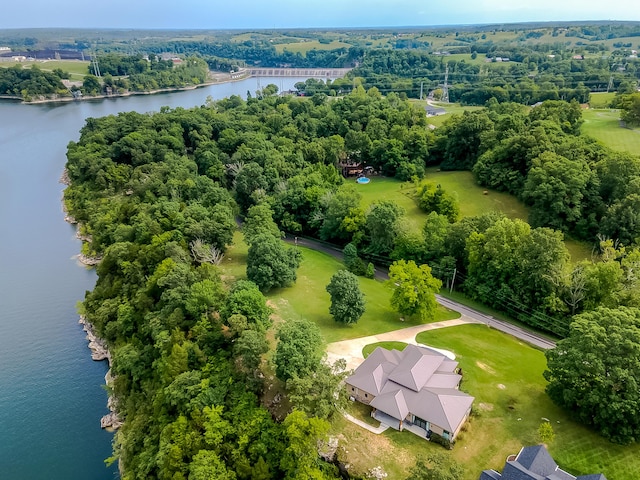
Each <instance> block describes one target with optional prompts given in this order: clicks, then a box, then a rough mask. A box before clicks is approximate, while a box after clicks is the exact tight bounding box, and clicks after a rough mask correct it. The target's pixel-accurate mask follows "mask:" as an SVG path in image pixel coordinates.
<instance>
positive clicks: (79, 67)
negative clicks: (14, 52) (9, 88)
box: [0, 60, 89, 80]
mask: <svg viewBox="0 0 640 480" xmlns="http://www.w3.org/2000/svg"><path fill="white" fill-rule="evenodd" d="M14 65H22V68H31V67H32V66H33V65H36V66H37V67H38V68H39V69H40V70H42V71H45V72H51V71H53V70H55V69H56V68H59V69H61V70H62V71H64V72H69V73H70V74H71V78H70V80H82V78H83V77H84V76H85V75H87V73H88V70H87V67H88V66H89V62H83V61H80V60H45V61H36V62H0V67H13V66H14Z"/></svg>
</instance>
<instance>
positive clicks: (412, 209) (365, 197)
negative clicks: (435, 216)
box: [356, 177, 427, 229]
mask: <svg viewBox="0 0 640 480" xmlns="http://www.w3.org/2000/svg"><path fill="white" fill-rule="evenodd" d="M356 188H357V189H358V192H359V193H360V194H361V195H362V206H363V207H364V208H365V210H366V208H367V207H368V206H369V205H371V204H372V203H374V202H379V201H380V200H391V201H394V202H395V203H397V204H398V205H399V206H401V207H402V208H404V211H405V214H406V216H407V219H408V220H409V222H410V223H411V224H412V225H413V226H414V227H415V228H416V229H420V228H422V224H423V223H424V220H425V219H426V218H427V215H426V214H425V213H424V211H422V210H421V209H420V207H418V204H417V203H416V201H415V200H414V199H413V196H412V195H413V192H414V191H415V186H414V184H413V183H411V182H400V181H399V180H396V179H395V178H387V177H371V182H369V183H367V184H364V185H363V184H359V183H356Z"/></svg>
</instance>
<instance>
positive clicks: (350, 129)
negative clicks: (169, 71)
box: [65, 86, 640, 479]
mask: <svg viewBox="0 0 640 480" xmlns="http://www.w3.org/2000/svg"><path fill="white" fill-rule="evenodd" d="M276 91H277V89H276V88H274V87H272V86H268V87H266V88H265V89H264V90H262V91H260V92H258V95H256V97H252V98H249V99H248V100H247V101H244V100H242V99H241V98H239V97H235V96H234V97H231V98H228V99H224V100H220V101H216V102H208V103H207V105H204V106H202V107H200V108H195V109H191V110H184V109H175V110H171V109H164V110H163V111H162V112H161V113H156V114H151V115H149V114H139V113H134V112H131V113H121V114H119V115H117V116H109V117H105V118H100V119H96V118H90V119H88V120H87V122H86V125H85V126H84V127H83V129H82V131H81V137H80V140H79V141H78V142H71V143H70V144H69V147H68V163H67V169H68V173H69V178H70V180H71V185H70V186H69V188H68V189H67V190H66V191H65V204H66V206H67V208H68V210H69V213H70V214H71V215H73V216H74V217H75V218H76V219H77V220H78V221H79V222H80V223H81V225H82V227H81V232H82V234H83V235H86V236H87V237H88V239H89V241H88V242H87V243H85V245H84V246H83V251H84V253H85V254H87V255H91V256H97V257H101V258H102V261H101V262H100V264H99V265H98V267H97V273H98V277H99V279H98V282H97V285H96V287H95V289H94V290H93V291H92V292H89V293H88V294H87V296H86V299H85V301H84V302H83V305H82V312H83V314H84V315H85V316H86V318H87V320H88V321H89V322H91V323H92V324H93V325H94V326H95V328H96V329H97V331H98V332H99V334H100V335H101V336H102V337H103V338H104V339H105V340H106V341H107V343H108V345H109V347H110V349H111V352H112V355H113V365H112V373H113V375H114V380H113V383H112V385H111V387H110V388H111V389H112V393H113V395H114V396H115V398H116V399H117V405H116V408H117V411H118V413H119V414H120V416H121V417H122V418H123V419H124V421H125V423H124V426H123V427H122V429H121V430H120V431H119V432H118V434H117V436H116V442H115V445H114V459H118V460H119V461H120V462H121V465H122V467H123V468H124V471H125V473H124V476H123V478H125V479H128V478H131V479H132V478H172V479H179V478H189V479H201V478H227V479H234V478H239V479H244V478H264V479H267V478H290V479H293V478H334V477H335V476H337V475H338V472H337V467H336V466H334V465H332V464H330V463H327V462H324V461H321V460H320V459H319V457H318V455H317V440H318V439H319V438H322V437H323V436H324V433H325V432H326V431H327V424H326V423H325V422H326V420H325V419H326V418H327V417H329V416H330V415H331V414H332V413H333V412H335V408H336V403H338V404H339V400H338V401H336V399H335V398H334V392H335V391H336V387H337V385H338V383H339V381H340V376H339V375H338V376H336V375H335V373H336V370H335V369H332V368H331V367H329V366H324V364H323V363H321V361H320V360H321V358H322V345H321V338H320V335H319V332H318V331H317V328H314V325H313V324H311V323H309V322H304V321H300V322H293V323H292V324H285V326H284V327H281V328H280V329H279V330H278V331H277V334H276V339H277V346H276V348H275V354H274V355H273V360H271V361H270V362H265V360H264V357H263V355H264V353H265V352H266V351H267V350H269V349H270V348H271V349H273V347H272V346H271V347H270V344H269V341H268V340H267V338H268V337H267V332H268V331H272V325H271V321H270V319H269V315H270V308H269V307H268V305H267V304H266V301H265V298H264V296H263V294H262V293H261V292H265V291H268V290H269V289H271V288H280V287H285V288H286V286H287V285H290V284H291V283H293V282H295V280H296V274H295V271H296V268H297V265H298V262H299V259H298V258H297V255H296V253H295V252H294V251H292V250H290V249H287V248H286V247H284V246H283V244H282V242H280V240H279V237H280V231H281V230H284V231H288V232H292V233H294V234H299V235H308V236H312V237H317V238H320V239H322V240H324V241H327V242H331V243H334V244H336V245H340V246H343V247H344V248H345V254H346V253H347V252H348V253H349V255H348V258H349V259H350V261H349V265H348V266H349V267H350V269H352V270H354V272H355V273H358V274H364V273H366V270H367V269H366V267H364V265H365V263H366V262H363V261H362V260H361V258H365V259H368V260H373V261H377V262H389V261H390V260H401V259H405V260H415V261H416V263H418V264H424V263H428V264H429V265H431V266H432V268H433V272H434V274H435V275H436V276H438V277H440V278H441V279H442V280H443V281H448V280H450V278H451V275H452V272H453V270H454V269H456V270H457V272H458V273H457V275H458V277H457V278H458V280H460V281H461V283H460V285H461V288H463V289H464V290H465V291H467V292H468V294H469V295H471V296H472V297H474V298H477V299H479V300H481V301H483V302H485V303H487V304H490V305H492V306H495V307H496V308H499V309H503V310H505V311H507V312H509V313H511V314H512V315H514V316H515V317H517V318H519V319H520V320H522V321H524V322H526V323H529V324H531V325H533V326H535V327H537V328H540V329H544V330H547V331H550V332H553V333H555V334H556V335H558V336H561V337H564V336H567V335H569V328H570V324H571V321H572V319H573V316H574V315H578V317H576V318H586V317H585V316H588V315H592V316H593V315H594V312H598V311H600V310H598V309H602V308H608V309H620V308H629V309H631V310H633V307H639V306H640V283H639V282H640V281H639V280H638V278H637V276H636V274H635V272H636V271H637V267H638V262H640V250H638V248H637V245H636V243H635V242H636V241H637V240H636V239H637V238H638V237H639V236H640V232H639V229H640V222H639V221H638V219H637V216H638V212H639V211H640V209H639V208H637V206H636V205H635V203H634V202H636V203H637V198H640V197H639V195H640V192H636V190H635V189H637V187H638V185H640V183H639V180H640V160H639V159H638V158H637V157H632V156H629V155H624V154H620V153H614V152H611V151H609V150H607V149H606V148H604V147H602V146H601V145H599V144H597V143H595V142H593V141H591V140H590V139H589V138H586V137H584V136H582V135H580V133H579V126H580V123H581V112H580V108H579V106H578V104H577V103H576V102H572V103H567V102H560V101H547V102H545V103H543V104H542V105H540V106H538V107H536V108H533V109H529V110H528V109H525V108H523V107H521V106H518V105H514V104H499V103H497V102H489V104H488V106H487V107H486V108H485V109H483V110H480V111H476V112H471V113H469V112H467V113H465V114H463V115H461V116H453V117H452V118H451V119H450V120H448V121H447V122H446V123H445V124H444V126H443V127H441V128H439V129H437V130H436V131H435V132H432V131H430V130H429V129H428V128H427V125H426V118H425V114H424V111H423V110H422V109H421V108H418V107H416V106H414V105H412V104H411V103H410V102H408V101H406V100H402V99H401V98H400V96H399V95H397V94H394V93H391V94H389V95H387V96H386V97H384V96H382V95H381V93H380V92H379V91H378V90H377V89H376V88H371V89H369V90H368V91H365V90H364V89H363V88H362V87H357V88H355V89H354V90H353V92H352V93H350V94H349V95H346V96H344V97H342V98H336V99H330V98H328V97H327V96H326V95H323V94H321V93H319V94H316V95H314V96H313V97H311V98H300V97H294V96H284V97H281V96H278V95H276ZM344 162H352V163H353V162H364V163H365V164H366V165H369V166H371V167H372V168H373V169H375V170H376V171H377V172H379V173H380V174H384V175H386V176H390V177H396V178H398V179H401V180H407V181H410V183H409V185H412V187H409V188H413V195H414V198H415V200H416V202H417V203H418V204H419V205H420V207H421V208H423V209H424V210H425V211H427V212H429V216H428V218H427V220H426V222H425V224H424V226H423V227H422V228H421V229H419V230H416V229H415V228H411V227H410V226H409V225H408V224H407V222H405V221H404V219H405V215H406V214H405V212H404V210H403V209H402V208H401V207H399V206H398V205H396V204H395V203H393V202H391V201H385V200H381V201H379V202H376V203H374V204H373V205H372V206H370V207H369V208H365V207H364V206H363V205H362V202H361V198H360V195H359V193H358V191H357V190H356V189H355V188H354V186H353V185H352V184H349V183H346V182H345V181H344V179H343V177H342V176H341V175H340V173H339V171H338V169H337V168H336V167H337V166H338V165H339V164H343V163H344ZM429 164H439V165H440V167H441V168H442V169H468V170H472V171H473V172H474V173H475V175H476V176H477V178H478V181H480V182H481V183H482V184H484V185H487V186H488V187H491V188H495V189H500V190H504V191H508V192H510V193H513V194H514V195H517V196H519V197H520V198H522V199H523V201H525V202H526V203H527V204H528V205H530V206H531V219H530V221H531V225H529V224H527V223H525V222H523V221H521V220H511V219H508V218H505V217H504V216H502V215H500V214H497V213H488V214H485V215H482V216H480V217H468V218H463V219H461V220H460V219H459V214H458V206H457V201H456V199H455V197H454V196H452V195H450V194H448V193H447V192H446V191H444V190H443V189H442V188H441V187H440V186H439V185H433V184H430V183H429V182H426V183H424V182H422V181H421V177H422V176H423V175H424V171H425V166H426V165H429ZM237 216H239V217H241V218H244V220H245V225H244V227H243V231H244V234H245V241H246V242H247V243H248V244H249V245H250V247H249V257H248V265H247V277H248V280H247V281H240V282H236V283H231V284H230V283H229V281H228V280H226V279H225V278H223V276H222V274H221V270H220V269H219V267H218V266H217V263H218V262H219V259H220V258H221V255H222V254H223V253H224V251H225V249H226V248H227V246H228V245H229V244H230V243H231V242H232V239H233V233H234V231H235V230H236V228H237V226H236V221H235V218H236V217H237ZM609 219H614V220H615V221H613V220H609ZM565 233H566V234H571V235H573V236H576V237H579V238H584V239H587V240H589V241H591V242H593V243H594V245H596V247H597V248H598V251H599V254H598V255H597V256H595V257H594V258H593V259H592V260H585V261H582V262H579V263H578V264H575V265H574V264H570V263H569V256H568V253H567V250H566V247H565V245H564V243H563V236H564V234H565ZM580 315H582V316H580ZM576 325H578V324H576ZM572 335H573V333H572ZM570 338H571V336H570ZM572 358H575V356H572ZM560 365H562V361H561V362H560ZM559 371H562V370H561V369H560V370H559ZM265 372H266V374H265ZM269 372H275V376H276V378H278V379H279V380H280V381H281V382H283V384H284V385H285V386H286V391H287V395H288V399H287V401H288V402H290V405H291V406H292V407H294V409H293V410H288V412H290V413H289V414H288V415H286V416H284V417H283V416H282V415H281V414H282V412H281V411H280V412H278V411H277V409H274V408H273V405H271V404H269V405H265V404H264V402H263V399H264V397H263V394H264V392H265V388H267V384H268V382H270V381H273V380H272V379H271V380H269V379H268V377H269V375H270V373H269ZM554 372H555V373H553V374H549V375H550V379H551V380H553V379H554V377H553V375H557V373H558V371H555V370H554ZM271 375H273V373H271ZM636 393H637V392H636ZM550 394H552V395H553V391H550ZM560 397H562V396H561V395H555V397H554V398H555V399H556V401H558V402H559V403H561V404H562V403H563V400H562V399H561V398H560ZM565 404H566V406H568V407H572V404H571V403H570V401H566V399H565ZM609 404H610V405H614V402H609ZM267 407H269V408H267ZM587 417H588V414H585V415H584V418H583V421H586V422H587V423H593V421H590V420H589V419H588V418H587ZM595 424H596V426H597V427H598V428H600V424H598V423H597V422H596V423H595ZM629 425H630V427H629V431H628V432H627V434H626V435H619V434H618V433H616V435H618V436H615V437H614V439H616V440H618V441H623V442H624V441H629V438H630V437H631V438H632V437H633V436H634V435H635V432H636V430H637V429H636V427H635V426H634V425H633V424H631V423H630V424H629ZM603 433H604V434H605V435H608V436H612V435H611V433H610V432H609V433H608V432H607V431H606V430H603Z"/></svg>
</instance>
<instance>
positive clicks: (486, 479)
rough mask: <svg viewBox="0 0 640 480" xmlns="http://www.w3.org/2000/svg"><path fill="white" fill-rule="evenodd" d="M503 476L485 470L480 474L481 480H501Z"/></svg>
mask: <svg viewBox="0 0 640 480" xmlns="http://www.w3.org/2000/svg"><path fill="white" fill-rule="evenodd" d="M501 478H502V475H500V474H499V473H498V472H496V471H495V470H485V471H484V472H482V473H481V474H480V478H479V480H500V479H501Z"/></svg>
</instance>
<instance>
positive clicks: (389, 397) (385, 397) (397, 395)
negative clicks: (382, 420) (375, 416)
mask: <svg viewBox="0 0 640 480" xmlns="http://www.w3.org/2000/svg"><path fill="white" fill-rule="evenodd" d="M371 406H372V407H374V408H377V409H378V410H380V411H381V412H384V413H386V414H387V415H391V416H392V417H393V418H396V419H398V420H404V419H405V418H406V417H407V415H408V414H409V407H408V406H407V401H406V399H405V398H404V393H403V391H402V390H396V391H395V392H389V393H383V394H382V395H378V396H377V397H376V398H374V399H373V400H372V401H371Z"/></svg>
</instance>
